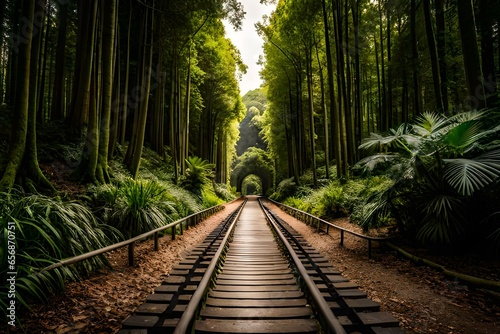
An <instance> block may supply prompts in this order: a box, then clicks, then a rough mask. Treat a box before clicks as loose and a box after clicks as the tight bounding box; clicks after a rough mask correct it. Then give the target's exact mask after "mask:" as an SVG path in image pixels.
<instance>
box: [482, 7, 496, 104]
mask: <svg viewBox="0 0 500 334" xmlns="http://www.w3.org/2000/svg"><path fill="white" fill-rule="evenodd" d="M478 4H479V18H480V19H479V22H480V32H481V64H482V71H483V75H484V80H485V86H484V89H485V93H486V99H488V97H489V96H493V95H495V94H496V92H497V87H496V86H497V84H496V80H497V79H496V70H495V45H494V44H495V43H494V42H495V39H494V37H493V27H494V25H495V22H494V20H493V16H492V15H494V13H495V10H493V8H495V5H494V4H493V1H492V0H482V1H478ZM497 6H498V5H497ZM496 11H497V13H498V7H497V8H496ZM492 13H493V14H492ZM498 24H500V21H499V20H498V18H497V28H496V29H497V31H496V33H497V34H498ZM498 48H499V49H500V46H498Z"/></svg>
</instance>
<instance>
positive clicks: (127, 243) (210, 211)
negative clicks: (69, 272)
mask: <svg viewBox="0 0 500 334" xmlns="http://www.w3.org/2000/svg"><path fill="white" fill-rule="evenodd" d="M238 199H239V198H238ZM238 199H235V200H233V201H231V202H229V203H232V202H234V201H236V200H238ZM226 204H228V203H226ZM226 204H221V205H216V206H213V207H211V208H208V209H205V210H202V211H199V212H196V213H193V214H191V215H189V216H186V217H184V218H181V219H179V220H176V221H174V222H172V223H170V224H167V225H165V226H161V227H158V228H156V229H154V230H151V231H149V232H146V233H143V234H140V235H138V236H135V237H133V238H130V239H128V240H125V241H121V242H118V243H115V244H113V245H109V246H107V247H104V248H100V249H96V250H94V251H91V252H87V253H85V254H80V255H77V256H74V257H72V258H69V259H64V260H61V261H59V262H56V263H54V264H52V265H50V266H48V267H45V268H43V269H41V271H40V272H44V271H48V270H52V269H55V268H59V267H62V266H68V265H71V264H75V263H78V262H81V261H84V260H88V259H90V258H92V257H95V256H98V255H101V254H104V253H107V252H110V251H112V250H115V249H118V248H122V247H125V246H129V255H128V257H129V265H133V260H134V255H133V252H134V247H133V245H134V244H135V242H136V241H138V240H142V239H145V238H148V237H150V236H152V235H154V239H155V242H154V250H158V233H159V232H162V231H164V230H166V229H169V228H172V233H173V234H172V235H173V236H172V239H175V236H174V233H175V230H176V227H177V226H178V225H180V224H183V223H184V222H186V224H187V225H186V228H188V227H189V226H188V224H189V222H190V221H192V222H194V224H195V225H196V224H198V223H199V222H200V221H202V220H203V219H204V218H205V217H207V214H208V215H212V214H214V213H215V212H218V211H220V210H222V209H223V207H224V205H226ZM200 217H201V219H199V218H200Z"/></svg>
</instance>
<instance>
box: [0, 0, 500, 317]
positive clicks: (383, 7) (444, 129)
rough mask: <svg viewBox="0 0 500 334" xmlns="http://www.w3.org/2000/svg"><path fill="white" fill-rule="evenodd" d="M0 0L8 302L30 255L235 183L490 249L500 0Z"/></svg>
mask: <svg viewBox="0 0 500 334" xmlns="http://www.w3.org/2000/svg"><path fill="white" fill-rule="evenodd" d="M260 3H261V4H269V5H274V6H276V7H275V10H274V11H273V12H272V14H271V15H269V16H264V17H263V18H262V20H261V21H260V22H259V23H258V24H256V26H255V29H257V31H258V32H259V35H260V36H261V37H262V38H263V39H264V46H263V53H264V54H263V56H262V57H261V58H260V60H259V63H260V65H262V71H261V73H260V75H261V78H262V80H263V84H262V86H261V87H260V88H258V89H255V90H252V91H249V92H241V91H240V88H239V80H240V78H241V76H242V75H243V74H244V73H245V72H246V71H247V65H246V64H244V62H243V60H242V57H241V54H240V51H239V50H238V49H237V48H236V47H235V46H234V45H233V44H232V42H231V40H230V39H228V38H227V37H226V35H225V33H226V32H225V27H224V24H223V20H225V21H226V22H229V23H230V25H231V26H232V28H233V29H240V28H241V25H242V21H243V20H244V17H245V8H244V6H243V5H242V4H241V3H240V2H238V1H237V0H210V1H198V0H169V1H159V0H156V1H155V0H0V8H1V12H0V124H1V126H0V192H1V194H0V238H1V241H0V243H1V248H0V264H1V265H0V268H1V269H0V278H1V280H2V283H1V284H2V286H1V289H0V296H1V297H2V298H0V305H1V307H2V311H3V310H5V309H6V307H7V304H5V303H6V302H5V301H6V300H7V299H6V298H3V297H4V296H6V295H7V294H8V287H7V285H4V282H6V279H7V273H8V272H9V270H8V265H9V262H8V258H9V257H8V255H9V254H10V253H9V252H8V250H9V248H8V245H9V235H10V234H9V233H10V232H9V231H11V230H12V229H14V230H15V231H16V237H15V244H16V249H17V254H16V256H17V257H16V259H17V262H16V266H17V272H18V274H19V276H18V279H17V285H18V289H17V291H16V294H17V295H16V298H17V299H18V300H20V301H21V303H22V304H23V305H24V306H27V305H28V304H29V301H30V300H33V299H35V300H47V299H48V298H49V296H50V294H51V293H52V292H53V291H57V289H58V288H59V287H60V286H63V285H64V283H65V282H66V281H68V280H75V279H78V278H79V277H82V276H85V275H88V274H89V273H91V272H92V271H94V270H96V269H97V268H100V267H102V266H106V265H109V263H107V261H106V259H105V258H104V257H102V258H101V257H96V258H93V259H92V260H91V261H86V262H82V264H81V265H77V266H74V267H67V268H58V269H56V270H52V271H50V272H49V271H43V270H41V269H43V268H45V267H47V266H49V265H51V264H53V263H56V262H57V261H59V260H61V259H65V258H70V257H73V256H76V255H80V254H83V253H86V252H89V251H92V250H95V249H99V248H102V247H105V246H107V245H110V244H113V243H115V242H118V241H121V240H125V239H128V238H130V237H133V236H136V235H139V234H141V233H143V232H146V231H150V230H152V229H154V228H157V227H159V226H162V225H165V224H166V223H167V222H171V221H174V220H176V219H179V218H180V217H185V216H187V215H189V214H191V213H193V212H197V211H200V210H202V209H203V208H209V207H212V206H215V205H218V204H222V203H226V202H228V201H230V200H232V199H234V198H237V197H238V196H240V195H242V194H243V195H245V194H253V193H255V194H259V193H260V194H263V195H265V196H269V197H270V198H272V199H274V200H277V201H280V202H283V203H285V204H288V205H290V206H294V207H296V208H298V209H300V210H303V211H307V212H309V213H312V214H314V215H316V216H318V217H321V218H324V219H330V220H331V219H335V218H338V217H349V218H350V221H351V223H352V224H354V225H356V226H360V227H361V228H362V229H363V231H364V232H365V233H372V232H371V231H374V230H375V231H378V230H382V229H385V230H386V231H389V232H388V233H389V234H391V235H397V236H398V237H400V238H401V239H402V240H404V242H406V243H409V244H412V245H415V244H417V245H420V246H422V247H427V248H430V249H434V250H438V251H442V250H443V249H446V250H448V251H450V250H451V251H452V252H453V251H456V250H458V249H461V251H463V250H464V249H466V250H474V251H476V250H478V249H479V250H480V251H481V252H484V253H486V254H488V256H493V257H498V254H500V188H499V180H500V141H499V139H498V138H500V136H499V131H500V85H499V84H498V81H499V73H500V32H499V26H500V1H499V0H446V1H445V0H432V1H431V0H409V1H398V0H331V1H327V0H260Z"/></svg>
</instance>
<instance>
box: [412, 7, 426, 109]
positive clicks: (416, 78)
mask: <svg viewBox="0 0 500 334" xmlns="http://www.w3.org/2000/svg"><path fill="white" fill-rule="evenodd" d="M410 6H411V10H410V34H411V50H412V68H413V90H414V93H413V99H414V102H413V115H414V116H417V115H420V114H421V113H422V111H423V110H422V108H423V107H422V90H421V88H420V69H419V68H420V64H419V56H418V44H417V28H416V25H417V24H416V21H417V6H416V0H411V5H410Z"/></svg>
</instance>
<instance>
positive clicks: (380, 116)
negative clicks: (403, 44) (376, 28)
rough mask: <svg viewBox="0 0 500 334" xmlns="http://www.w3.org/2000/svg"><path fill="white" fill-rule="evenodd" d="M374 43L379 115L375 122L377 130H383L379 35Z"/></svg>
mask: <svg viewBox="0 0 500 334" xmlns="http://www.w3.org/2000/svg"><path fill="white" fill-rule="evenodd" d="M373 39H374V45H375V66H376V68H377V100H378V104H377V117H376V120H375V119H374V120H373V121H374V123H375V122H376V123H377V130H379V131H382V125H381V123H382V94H383V92H382V88H381V87H382V86H381V85H382V82H381V78H380V61H379V55H378V43H377V37H376V36H374V37H373Z"/></svg>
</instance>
